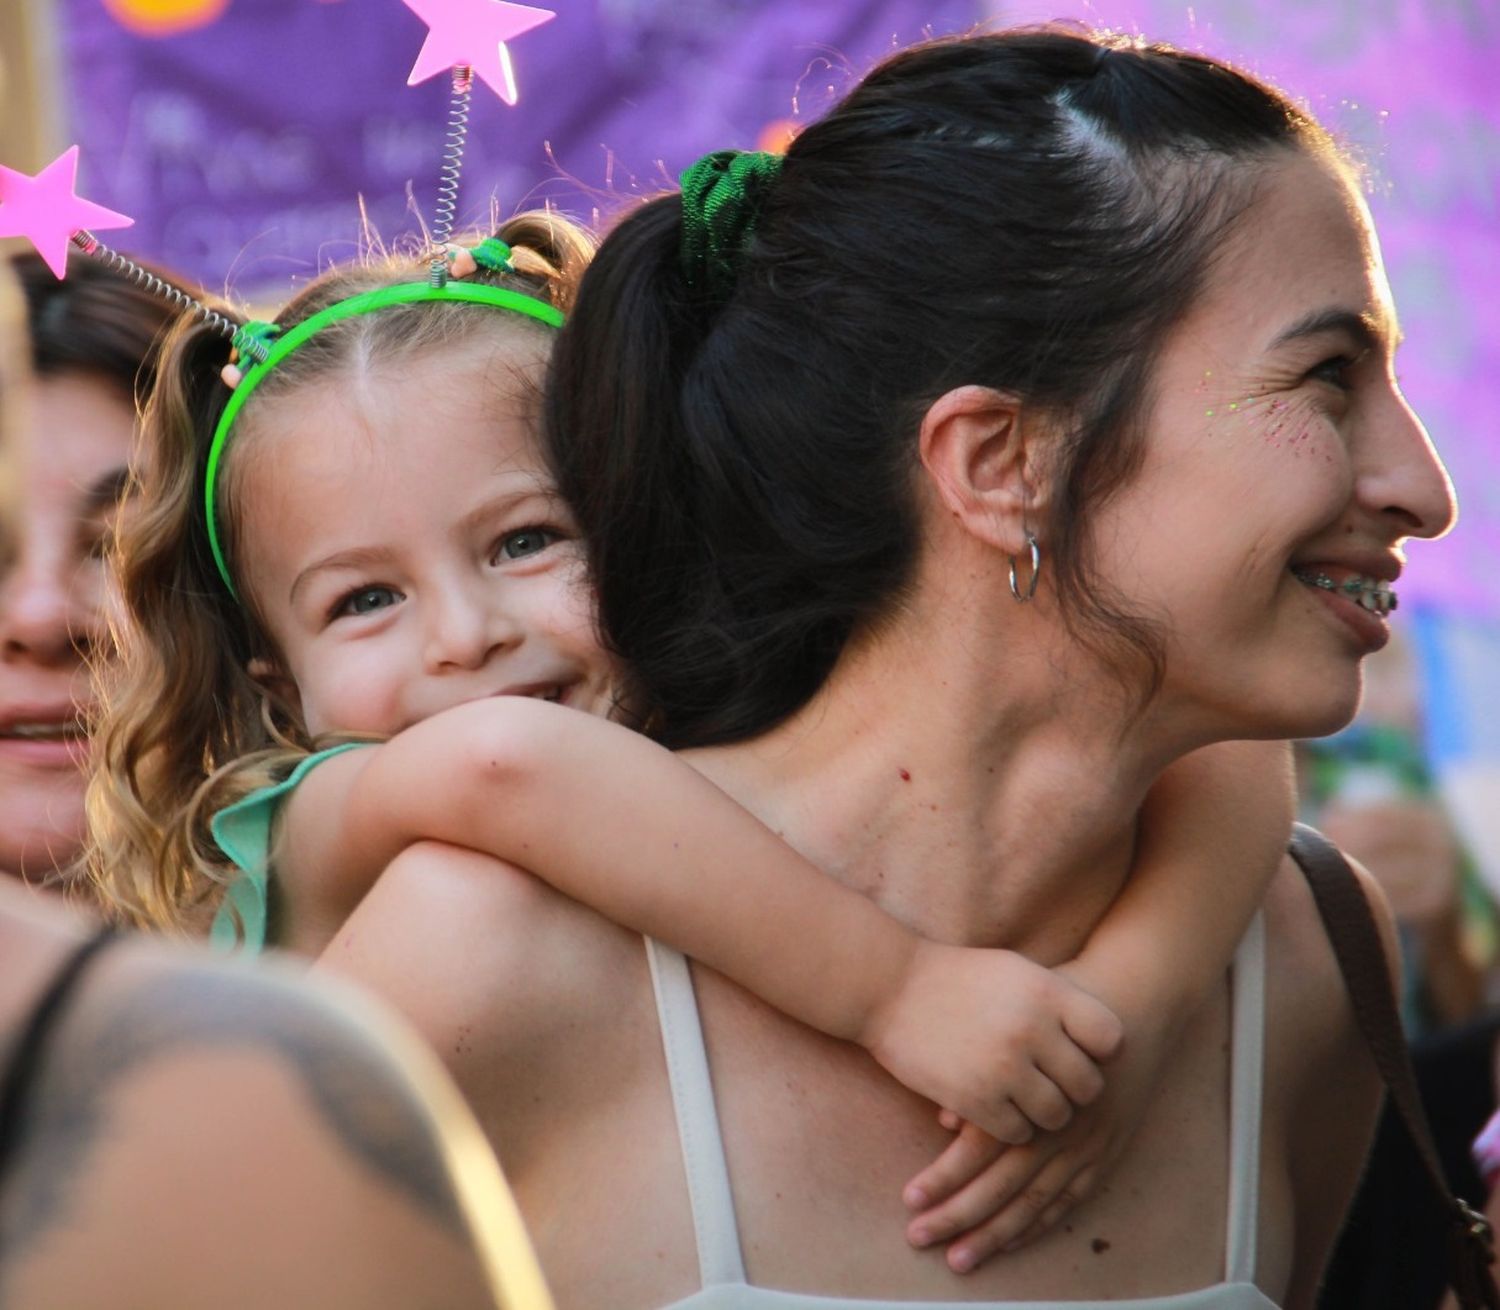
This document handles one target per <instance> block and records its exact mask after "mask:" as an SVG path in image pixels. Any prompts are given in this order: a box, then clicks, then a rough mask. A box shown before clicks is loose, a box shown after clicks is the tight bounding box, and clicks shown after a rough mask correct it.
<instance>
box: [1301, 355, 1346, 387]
mask: <svg viewBox="0 0 1500 1310" xmlns="http://www.w3.org/2000/svg"><path fill="white" fill-rule="evenodd" d="M1358 363H1359V361H1358V360H1357V359H1355V358H1354V357H1353V356H1352V355H1330V356H1329V357H1328V358H1327V359H1324V360H1320V361H1319V362H1318V363H1316V364H1314V365H1313V366H1312V368H1310V369H1308V370H1307V373H1306V375H1305V376H1306V377H1308V378H1310V379H1311V380H1312V381H1314V382H1326V383H1328V385H1329V386H1331V387H1336V388H1337V389H1338V390H1339V391H1353V390H1354V380H1353V378H1352V377H1350V374H1351V373H1352V372H1353V370H1354V366H1355V365H1356V364H1358Z"/></svg>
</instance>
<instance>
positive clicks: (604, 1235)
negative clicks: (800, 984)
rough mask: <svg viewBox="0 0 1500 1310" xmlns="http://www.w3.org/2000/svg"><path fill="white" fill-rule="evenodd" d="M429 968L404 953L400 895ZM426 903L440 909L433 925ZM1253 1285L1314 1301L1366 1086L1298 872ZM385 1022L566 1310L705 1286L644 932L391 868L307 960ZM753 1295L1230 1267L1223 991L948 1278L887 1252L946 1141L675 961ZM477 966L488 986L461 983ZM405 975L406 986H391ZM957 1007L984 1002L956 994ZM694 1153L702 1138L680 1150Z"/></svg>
mask: <svg viewBox="0 0 1500 1310" xmlns="http://www.w3.org/2000/svg"><path fill="white" fill-rule="evenodd" d="M411 898H416V903H419V904H420V905H421V907H422V922H423V925H424V933H423V936H424V938H426V937H427V935H428V933H429V932H432V931H433V929H432V925H435V924H441V925H442V928H441V930H440V931H441V936H440V937H434V938H433V939H432V946H433V948H434V949H433V954H432V958H423V959H420V960H419V959H415V958H413V955H412V952H413V951H414V950H416V949H420V947H419V946H417V945H416V944H414V943H413V941H412V933H411V923H412V922H413V916H412V913H411V910H412V904H413V902H412V900H411ZM442 907H452V910H453V915H452V922H449V923H445V922H444V915H443V914H442ZM1266 924H1267V939H1268V944H1267V968H1266V978H1267V984H1266V1001H1267V1007H1266V1032H1267V1046H1266V1071H1265V1078H1264V1086H1265V1087H1266V1089H1267V1092H1266V1100H1265V1105H1264V1113H1263V1119H1262V1152H1261V1170H1260V1180H1259V1184H1260V1185H1259V1193H1260V1199H1259V1225H1258V1232H1259V1260H1258V1264H1257V1281H1258V1283H1259V1284H1260V1286H1261V1287H1262V1288H1263V1289H1264V1290H1265V1291H1266V1293H1267V1294H1268V1295H1269V1296H1271V1297H1272V1298H1273V1299H1275V1300H1277V1301H1278V1302H1279V1301H1283V1300H1284V1301H1285V1303H1286V1304H1288V1305H1299V1304H1305V1303H1308V1301H1309V1298H1310V1296H1311V1290H1312V1283H1313V1281H1314V1280H1315V1278H1316V1276H1317V1271H1318V1269H1319V1268H1320V1267H1321V1263H1322V1259H1323V1256H1324V1254H1325V1249H1326V1245H1327V1243H1328V1241H1330V1240H1331V1237H1332V1234H1333V1231H1334V1228H1335V1226H1336V1224H1337V1221H1338V1217H1339V1214H1340V1213H1341V1210H1342V1205H1343V1203H1344V1201H1345V1200H1346V1199H1347V1193H1348V1191H1349V1189H1350V1188H1351V1187H1352V1184H1353V1181H1354V1178H1355V1176H1356V1175H1357V1171H1358V1168H1359V1162H1360V1160H1361V1159H1362V1156H1363V1151H1364V1148H1365V1145H1366V1142H1367V1140H1368V1133H1369V1128H1370V1124H1371V1122H1372V1120H1373V1113H1374V1108H1375V1101H1376V1095H1375V1083H1374V1074H1373V1069H1372V1068H1370V1066H1369V1064H1368V1060H1367V1059H1365V1057H1364V1056H1363V1052H1362V1050H1361V1049H1360V1047H1359V1045H1358V1041H1357V1038H1356V1037H1355V1035H1354V1033H1353V1030H1352V1019H1351V1016H1350V1014H1349V1011H1348V1007H1347V1002H1346V1001H1345V999H1344V997H1343V993H1342V984H1341V983H1340V980H1339V978H1338V974H1337V970H1336V967H1335V965H1334V964H1333V961H1332V957H1331V954H1330V952H1329V950H1328V948H1327V945H1326V942H1325V940H1324V939H1323V936H1322V933H1321V929H1320V927H1319V926H1318V923H1317V919H1316V914H1315V912H1314V911H1313V909H1312V906H1311V901H1310V899H1309V897H1308V895H1307V892H1306V889H1305V887H1304V886H1303V885H1302V883H1301V875H1300V874H1299V873H1298V872H1297V871H1296V870H1295V868H1293V867H1291V866H1290V865H1289V866H1288V867H1287V869H1284V870H1283V872H1282V875H1281V876H1280V878H1279V879H1278V882H1277V884H1276V886H1275V887H1274V889H1273V892H1272V895H1271V897H1270V898H1269V900H1268V904H1267V910H1266ZM325 958H326V959H328V960H329V961H330V963H333V964H334V967H337V968H339V969H340V970H341V971H345V972H349V973H352V974H354V975H355V976H357V977H359V978H361V979H363V980H364V981H367V982H369V983H370V984H371V985H373V986H374V987H376V988H377V990H381V991H383V992H385V993H386V994H387V995H388V996H389V997H390V999H392V1000H394V1001H395V1002H396V1003H397V1004H398V1005H400V1006H402V1007H403V1008H405V1009H406V1010H407V1011H408V1013H409V1014H410V1015H411V1017H413V1018H414V1019H415V1020H416V1022H417V1023H418V1025H419V1026H420V1027H421V1028H422V1029H423V1030H424V1031H425V1032H426V1033H427V1035H428V1037H429V1038H430V1039H431V1040H432V1041H433V1042H434V1044H435V1045H436V1046H437V1047H438V1050H439V1053H440V1054H442V1055H443V1057H444V1058H445V1059H446V1060H447V1061H448V1063H449V1065H450V1067H451V1068H452V1070H453V1072H454V1073H455V1075H456V1076H457V1077H458V1079H459V1082H460V1084H461V1085H462V1086H463V1087H464V1089H465V1091H466V1092H467V1093H468V1095H469V1096H470V1098H471V1100H472V1101H473V1102H474V1104H475V1106H476V1109H477V1110H478V1111H479V1114H480V1117H481V1120H482V1122H484V1123H485V1126H486V1128H487V1130H488V1131H489V1132H490V1133H491V1136H492V1139H493V1140H494V1142H495V1144H496V1147H497V1149H498V1151H499V1153H500V1156H501V1159H502V1162H503V1163H504V1165H505V1167H506V1170H507V1173H508V1174H509V1175H510V1177H511V1179H512V1181H513V1184H514V1186H515V1188H516V1192H517V1195H518V1197H519V1199H520V1202H521V1205H522V1208H523V1211H524V1212H525V1214H526V1217H527V1219H528V1222H529V1223H530V1225H531V1226H532V1230H533V1234H534V1236H535V1238H536V1241H537V1244H538V1248H539V1250H540V1252H541V1256H542V1260H543V1264H544V1266H545V1267H546V1270H547V1273H548V1277H549V1279H550V1280H551V1282H552V1285H553V1288H554V1291H555V1292H556V1294H557V1296H558V1301H559V1304H560V1305H561V1306H563V1307H567V1306H570V1305H571V1306H584V1305H593V1304H598V1303H599V1298H600V1296H601V1294H602V1293H604V1292H605V1291H607V1293H608V1299H609V1304H610V1305H611V1306H614V1307H619V1310H634V1308H636V1307H639V1308H640V1310H648V1308H651V1307H658V1306H664V1305H670V1304H671V1303H672V1302H674V1301H676V1300H679V1299H681V1298H683V1297H685V1296H688V1295H690V1294H691V1293H692V1292H694V1291H695V1290H697V1288H698V1286H699V1284H700V1277H699V1272H698V1260H697V1243H696V1241H695V1236H694V1228H693V1216H692V1212H691V1208H690V1205H689V1201H688V1194H687V1190H686V1186H685V1182H684V1173H683V1163H682V1148H681V1146H680V1144H679V1136H678V1126H677V1123H676V1120H675V1117H674V1113H673V1106H672V1100H671V1093H670V1089H669V1084H668V1079H667V1073H666V1064H665V1060H664V1057H663V1055H662V1039H661V1031H660V1026H659V1023H658V1019H657V1008H656V1003H655V1000H654V997H653V993H652V987H651V980H650V974H649V970H648V965H647V958H646V951H645V949H644V947H643V943H642V941H641V939H640V938H639V937H637V936H635V935H634V934H631V933H627V932H624V931H623V930H621V929H619V928H617V927H615V926H614V925H612V924H610V923H607V922H606V921H604V920H602V919H600V918H599V917H598V916H597V915H595V914H593V913H592V912H591V911H588V910H585V909H583V908H582V907H581V906H578V905H576V904H575V903H573V902H570V901H566V900H565V899H563V898H561V897H558V896H556V895H555V894H554V893H552V892H551V891H549V890H547V889H546V888H544V887H543V886H542V885H541V884H539V883H537V882H536V881H535V880H533V879H531V878H529V877H528V876H527V875H525V874H522V873H519V872H517V871H514V870H510V869H508V868H507V867H506V866H503V865H498V864H497V863H496V862H494V861H490V860H488V859H487V858H485V857H479V856H473V855H471V854H469V853H466V852H455V851H453V850H451V849H449V848H445V847H432V846H424V847H418V848H414V849H413V850H412V851H411V852H409V853H408V855H407V856H404V857H403V858H402V860H401V861H398V863H397V864H396V865H394V866H392V868H391V869H390V870H388V871H387V874H386V875H385V876H384V878H383V879H382V882H381V884H380V886H379V887H378V888H377V889H376V891H375V892H374V893H372V895H371V897H370V899H369V901H367V903H366V904H365V906H363V907H362V908H361V910H360V911H359V912H358V913H357V914H356V915H355V916H354V918H353V919H351V921H350V923H349V924H348V925H347V927H346V929H345V932H344V933H343V934H341V936H340V938H339V939H338V940H337V941H336V942H335V944H334V946H333V947H332V948H331V950H330V953H329V956H328V957H325ZM693 972H694V975H695V980H696V992H697V997H698V1003H699V1009H700V1012H701V1016H702V1023H703V1029H704V1033H705V1038H706V1043H707V1048H708V1056H709V1061H710V1064H711V1068H712V1072H713V1079H714V1091H715V1099H716V1104H717V1110H718V1116H719V1122H720V1124H721V1127H722V1132H723V1138H724V1142H725V1150H726V1153H727V1158H728V1164H729V1172H730V1176H731V1180H732V1186H733V1193H734V1201H735V1205H736V1208H737V1210H738V1227H739V1236H740V1241H741V1244H742V1247H743V1252H744V1259H745V1265H746V1269H747V1272H748V1276H749V1281H750V1282H751V1283H752V1284H756V1285H759V1286H764V1287H773V1288H780V1289H787V1290H798V1291H803V1292H808V1293H814V1294H823V1295H842V1296H846V1297H865V1298H885V1299H894V1300H907V1299H910V1300H928V1301H941V1300H968V1301H976V1300H990V1301H1025V1300H1038V1299H1080V1298H1091V1297H1092V1298H1098V1299H1106V1298H1107V1299H1119V1298H1123V1297H1131V1296H1154V1295H1164V1294H1169V1293H1175V1292H1182V1291H1187V1290H1190V1289H1193V1288H1197V1287H1202V1286H1205V1285H1208V1284H1212V1283H1215V1282H1218V1281H1220V1280H1221V1279H1222V1278H1223V1277H1224V1260H1225V1233H1226V1216H1227V1213H1228V1189H1229V1179H1228V1158H1229V1136H1228V1133H1229V1123H1228V1119H1229V1109H1228V1104H1229V1103H1228V1088H1229V1073H1230V1061H1229V1047H1230V1027H1229V1023H1230V1004H1229V994H1230V993H1229V987H1228V985H1227V983H1226V986H1225V987H1224V988H1223V989H1221V991H1220V992H1219V993H1218V994H1217V995H1215V996H1213V997H1211V998H1208V999H1207V1001H1206V1003H1205V1005H1204V1007H1203V1010H1202V1012H1201V1014H1200V1016H1199V1018H1198V1019H1197V1020H1196V1021H1195V1022H1194V1024H1193V1025H1192V1026H1191V1028H1190V1029H1189V1031H1187V1032H1186V1033H1184V1035H1183V1040H1182V1045H1181V1054H1180V1058H1179V1059H1177V1060H1176V1061H1174V1062H1173V1064H1172V1065H1171V1067H1170V1068H1169V1070H1168V1073H1167V1076H1166V1078H1165V1080H1164V1082H1163V1083H1162V1085H1161V1087H1160V1090H1159V1093H1158V1095H1157V1096H1156V1098H1155V1099H1154V1101H1153V1103H1152V1105H1151V1107H1150V1109H1149V1111H1148V1113H1147V1117H1146V1120H1145V1122H1144V1123H1143V1125H1142V1126H1141V1129H1140V1131H1139V1132H1138V1134H1137V1135H1136V1137H1135V1139H1134V1141H1133V1143H1132V1144H1131V1146H1130V1147H1129V1148H1128V1150H1127V1152H1126V1154H1125V1156H1124V1157H1123V1158H1122V1159H1121V1160H1120V1161H1119V1163H1118V1164H1117V1165H1116V1167H1115V1168H1114V1170H1113V1172H1112V1174H1111V1176H1110V1178H1109V1180H1108V1182H1107V1184H1106V1185H1105V1186H1104V1187H1102V1188H1101V1189H1100V1192H1099V1193H1098V1194H1097V1195H1096V1196H1095V1197H1093V1198H1092V1199H1090V1200H1089V1201H1087V1202H1086V1203H1084V1204H1082V1205H1080V1206H1079V1207H1078V1209H1077V1210H1076V1211H1075V1212H1074V1213H1073V1214H1072V1215H1071V1216H1070V1217H1069V1219H1068V1220H1067V1222H1066V1223H1065V1224H1064V1225H1063V1226H1062V1227H1060V1228H1059V1229H1057V1230H1056V1231H1055V1232H1053V1233H1052V1234H1050V1235H1048V1236H1046V1237H1044V1238H1043V1239H1041V1240H1039V1241H1038V1242H1036V1243H1035V1244H1033V1245H1031V1246H1028V1247H1026V1248H1024V1249H1022V1250H1021V1251H1019V1252H1016V1253H1013V1254H1010V1255H1006V1256H1002V1257H1000V1258H997V1259H995V1260H993V1261H991V1262H990V1263H989V1264H987V1265H986V1266H984V1267H983V1268H982V1269H980V1270H979V1271H978V1272H976V1273H974V1274H971V1275H968V1276H966V1277H959V1276H957V1275H955V1274H953V1273H951V1272H950V1271H949V1270H948V1269H947V1268H946V1267H945V1265H944V1264H943V1262H942V1258H941V1256H940V1254H938V1253H935V1252H926V1253H922V1252H915V1251H913V1250H912V1248H911V1247H910V1246H908V1245H907V1243H906V1242H905V1240H904V1238H903V1229H904V1225H905V1221H906V1218H907V1215H906V1213H905V1211H904V1208H903V1206H902V1204H901V1199H900V1197H901V1188H902V1185H903V1183H905V1182H906V1181H907V1180H908V1179H909V1178H910V1177H911V1176H912V1175H913V1174H914V1173H916V1172H917V1170H918V1169H920V1168H921V1167H922V1166H923V1165H924V1164H925V1163H926V1162H927V1161H929V1160H930V1159H931V1158H932V1157H933V1155H934V1154H935V1153H936V1151H937V1150H938V1149H940V1147H941V1145H942V1143H943V1142H944V1140H945V1139H946V1136H947V1134H946V1133H945V1132H944V1131H943V1130H942V1129H941V1128H940V1127H939V1126H938V1124H937V1122H936V1117H935V1112H934V1109H933V1107H932V1106H931V1105H930V1104H928V1103H926V1102H923V1101H921V1100H920V1099H918V1098H917V1097H915V1096H913V1095H912V1094H910V1093H908V1092H906V1091H905V1090H904V1089H902V1088H901V1087H900V1086H898V1085H897V1084H896V1083H894V1082H893V1081H892V1080H891V1079H890V1078H889V1077H888V1076H887V1075H885V1074H884V1073H883V1072H882V1071H881V1070H880V1069H879V1068H878V1066H876V1065H875V1064H874V1062H873V1061H871V1060H870V1059H869V1057H868V1056H867V1055H865V1054H864V1053H863V1052H862V1051H860V1050H858V1049H857V1048H854V1047H851V1046H847V1045H844V1044H841V1043H838V1042H835V1041H832V1040H830V1039H828V1038H825V1037H823V1036H822V1035H821V1034H817V1033H814V1032H812V1031H811V1030H809V1029H806V1028H804V1027H802V1026H801V1025H798V1024H796V1023H794V1022H793V1021H790V1020H788V1019H786V1018H784V1017H783V1016H781V1015H780V1014H779V1013H777V1012H775V1011H773V1010H770V1009H769V1008H768V1007H766V1006H765V1005H764V1004H762V1003H761V1002H760V1001H758V1000H756V999H755V998H753V997H751V996H749V995H748V994H747V993H745V992H744V991H742V990H741V989H739V988H738V987H736V986H734V985H733V984H731V983H729V982H728V981H726V980H725V979H723V978H722V977H720V976H718V975H716V974H713V973H712V972H710V971H707V970H703V969H698V968H694V970H693ZM481 974H483V975H484V977H483V985H478V984H477V983H476V979H477V978H479V976H480V975H481ZM412 977H420V978H421V979H422V984H423V987H422V995H420V996H416V995H408V994H407V993H408V992H413V991H415V990H416V989H413V988H408V987H405V986H404V985H403V982H402V980H403V979H407V978H412ZM976 1003H977V1002H976ZM694 1149H695V1150H697V1151H702V1150H703V1149H704V1144H703V1143H702V1142H695V1143H694Z"/></svg>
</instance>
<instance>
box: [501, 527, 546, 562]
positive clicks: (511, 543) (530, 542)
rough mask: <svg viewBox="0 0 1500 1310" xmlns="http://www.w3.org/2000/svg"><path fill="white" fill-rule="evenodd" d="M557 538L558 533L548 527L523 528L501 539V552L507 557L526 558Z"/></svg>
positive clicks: (542, 549)
mask: <svg viewBox="0 0 1500 1310" xmlns="http://www.w3.org/2000/svg"><path fill="white" fill-rule="evenodd" d="M556 540H557V533H555V532H548V531H547V529H546V528H522V529H521V530H520V531H519V532H512V533H510V534H509V535H507V536H504V537H502V538H501V539H500V549H499V552H498V553H499V554H500V555H502V556H504V558H506V559H525V558H526V557H527V556H528V555H536V554H539V553H540V552H542V551H544V550H546V549H547V547H548V546H550V545H551V544H552V543H553V542H554V541H556Z"/></svg>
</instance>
